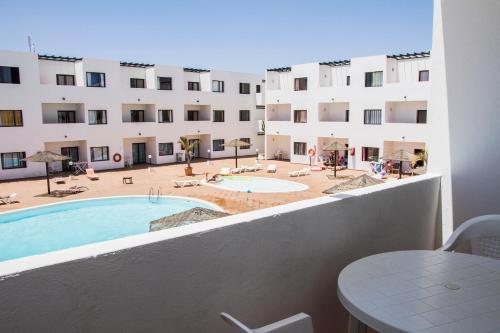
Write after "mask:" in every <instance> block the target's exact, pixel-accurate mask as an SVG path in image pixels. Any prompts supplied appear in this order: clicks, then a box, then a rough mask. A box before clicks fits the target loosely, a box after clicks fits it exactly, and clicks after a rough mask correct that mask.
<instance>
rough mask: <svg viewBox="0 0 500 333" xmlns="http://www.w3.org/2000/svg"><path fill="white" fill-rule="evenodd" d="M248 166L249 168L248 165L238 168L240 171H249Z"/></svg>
mask: <svg viewBox="0 0 500 333" xmlns="http://www.w3.org/2000/svg"><path fill="white" fill-rule="evenodd" d="M247 168H248V166H246V165H242V166H240V167H239V168H236V169H240V170H241V171H240V172H245V171H247Z"/></svg>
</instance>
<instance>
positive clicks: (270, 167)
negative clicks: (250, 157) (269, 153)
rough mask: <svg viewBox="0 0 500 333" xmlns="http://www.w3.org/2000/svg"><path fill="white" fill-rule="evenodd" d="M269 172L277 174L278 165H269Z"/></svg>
mask: <svg viewBox="0 0 500 333" xmlns="http://www.w3.org/2000/svg"><path fill="white" fill-rule="evenodd" d="M267 172H273V173H275V172H276V164H269V165H268V166H267Z"/></svg>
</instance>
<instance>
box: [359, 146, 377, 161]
mask: <svg viewBox="0 0 500 333" xmlns="http://www.w3.org/2000/svg"><path fill="white" fill-rule="evenodd" d="M361 160H362V161H366V162H371V161H378V148H373V147H362V148H361Z"/></svg>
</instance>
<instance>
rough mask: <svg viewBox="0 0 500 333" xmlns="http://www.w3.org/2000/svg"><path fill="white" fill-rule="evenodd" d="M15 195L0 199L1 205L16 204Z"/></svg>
mask: <svg viewBox="0 0 500 333" xmlns="http://www.w3.org/2000/svg"><path fill="white" fill-rule="evenodd" d="M16 197H17V193H11V194H10V195H7V196H3V197H0V202H1V203H3V204H5V205H6V204H12V203H14V202H16Z"/></svg>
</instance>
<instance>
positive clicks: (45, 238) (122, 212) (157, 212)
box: [0, 197, 213, 261]
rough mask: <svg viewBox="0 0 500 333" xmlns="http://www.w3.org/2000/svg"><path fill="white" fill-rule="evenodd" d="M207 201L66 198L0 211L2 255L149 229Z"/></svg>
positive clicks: (0, 257)
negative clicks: (67, 200) (47, 204)
mask: <svg viewBox="0 0 500 333" xmlns="http://www.w3.org/2000/svg"><path fill="white" fill-rule="evenodd" d="M193 207H204V208H212V209H213V206H211V205H210V204H208V203H203V202H199V201H191V200H187V199H182V198H172V197H163V198H160V199H159V201H158V202H156V203H151V202H149V200H148V198H147V197H114V198H103V199H92V200H83V201H72V202H71V201H70V202H66V203H60V204H56V205H50V206H41V207H36V208H31V209H26V210H22V211H18V212H13V213H6V214H0V261H4V260H9V259H15V258H20V257H25V256H30V255H34V254H40V253H45V252H50V251H55V250H60V249H67V248H70V247H75V246H79V245H84V244H91V243H96V242H100V241H105V240H110V239H116V238H121V237H125V236H131V235H137V234H142V233H146V232H149V222H151V221H152V220H155V219H158V218H160V217H164V216H168V215H172V214H176V213H179V212H182V211H185V210H188V209H190V208H193Z"/></svg>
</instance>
